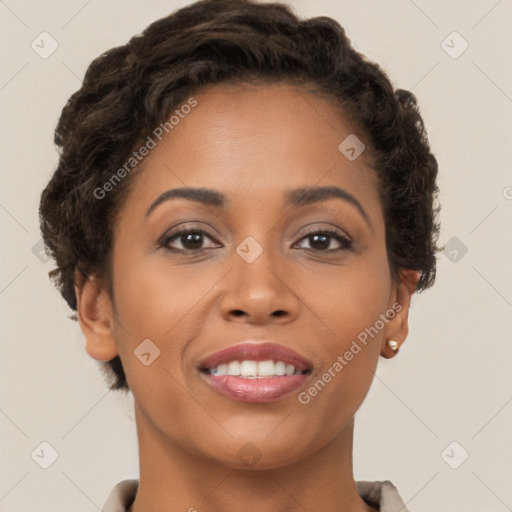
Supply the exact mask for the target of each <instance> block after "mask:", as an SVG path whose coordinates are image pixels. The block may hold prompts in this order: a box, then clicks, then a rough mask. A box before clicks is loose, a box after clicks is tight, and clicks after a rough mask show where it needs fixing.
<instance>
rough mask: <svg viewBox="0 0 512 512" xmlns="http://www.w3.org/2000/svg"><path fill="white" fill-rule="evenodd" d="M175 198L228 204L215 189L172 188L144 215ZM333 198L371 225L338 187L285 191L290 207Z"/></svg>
mask: <svg viewBox="0 0 512 512" xmlns="http://www.w3.org/2000/svg"><path fill="white" fill-rule="evenodd" d="M176 198H182V199H188V200H189V201H195V202H197V203H200V204H203V205H205V206H213V207H216V208H226V207H227V205H228V204H229V201H228V199H227V197H226V196H225V195H224V194H222V193H221V192H218V191H217V190H212V189H208V188H190V187H187V188H173V189H170V190H166V191H165V192H163V193H162V194H160V195H159V196H158V197H157V198H156V199H155V201H154V202H153V203H152V204H151V206H150V207H149V208H148V209H147V211H146V215H145V216H146V217H147V216H148V215H149V214H150V213H151V212H152V211H153V210H154V209H155V208H157V207H158V206H159V205H160V204H162V203H164V202H166V201H169V200H171V199H176ZM333 198H336V199H341V200H343V201H345V202H347V203H349V204H351V205H352V206H355V207H356V209H357V210H358V211H359V213H360V214H361V215H362V217H363V218H364V219H365V220H366V222H367V223H368V224H369V225H370V227H371V223H370V219H369V217H368V214H367V213H366V211H365V209H364V208H363V206H362V204H361V203H360V202H359V201H358V200H357V199H356V198H355V197H354V196H353V195H352V194H351V193H350V192H348V191H346V190H344V189H342V188H340V187H335V186H326V187H309V188H296V189H293V190H287V191H286V192H285V200H286V204H287V205H290V206H292V207H295V206H305V205H309V204H313V203H317V202H320V201H326V200H327V199H333Z"/></svg>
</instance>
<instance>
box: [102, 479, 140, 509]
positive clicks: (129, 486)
mask: <svg viewBox="0 0 512 512" xmlns="http://www.w3.org/2000/svg"><path fill="white" fill-rule="evenodd" d="M138 486H139V481H138V480H122V481H121V482H119V483H118V484H116V485H115V486H114V488H113V489H112V491H110V494H109V495H108V498H107V501H106V502H105V504H104V505H103V508H102V512H126V511H127V510H128V507H129V506H130V505H131V504H132V503H133V500H134V499H135V494H136V493H137V488H138Z"/></svg>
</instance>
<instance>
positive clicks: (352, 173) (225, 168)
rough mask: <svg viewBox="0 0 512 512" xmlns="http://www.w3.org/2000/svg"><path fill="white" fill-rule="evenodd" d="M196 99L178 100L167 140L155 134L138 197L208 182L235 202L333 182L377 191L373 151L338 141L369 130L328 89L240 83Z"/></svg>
mask: <svg viewBox="0 0 512 512" xmlns="http://www.w3.org/2000/svg"><path fill="white" fill-rule="evenodd" d="M193 98H194V100H195V101H196V102H197V103H196V104H195V106H194V107H193V108H191V109H188V108H187V109H186V110H185V109H183V111H180V106H179V105H178V106H177V108H176V109H175V110H174V112H176V111H178V113H181V115H180V116H179V117H178V116H174V118H173V121H174V122H173V124H172V125H171V124H168V125H167V128H168V133H166V131H164V132H163V136H162V137H161V140H159V138H157V137H155V136H154V135H151V136H152V138H153V139H154V141H155V147H154V148H153V149H152V150H151V151H150V152H149V154H148V155H147V156H146V157H145V158H144V160H143V162H142V163H141V164H139V167H138V169H137V171H136V174H137V176H136V178H135V180H134V181H135V182H134V186H133V187H132V189H133V190H132V191H131V192H130V194H129V196H130V195H131V196H132V199H133V198H134V197H136V198H137V202H138V203H139V202H140V203H141V204H145V205H147V204H148V201H151V200H154V198H155V196H157V195H159V194H161V193H162V192H163V191H165V190H166V189H170V188H177V187H180V188H183V187H205V186H206V185H207V186H208V188H211V189H217V190H222V191H223V192H224V194H225V195H226V196H228V197H230V198H231V197H232V198H233V199H234V201H230V202H229V203H230V204H233V205H235V204H236V198H239V200H240V201H241V203H242V204H245V203H246V201H247V200H251V201H259V202H265V201H266V200H271V199H273V198H276V199H282V197H283V191H284V190H289V189H290V188H298V187H311V186H328V185H333V186H341V185H342V186H343V188H345V189H349V191H351V192H353V193H357V194H359V195H363V196H366V199H367V200H369V198H370V196H371V197H372V199H377V198H378V194H377V179H376V178H377V177H376V173H375V171H374V170H373V169H372V168H371V159H370V156H369V154H368V153H369V152H367V151H364V152H363V153H362V154H361V155H360V156H359V157H358V158H356V159H355V160H353V161H351V160H349V159H348V158H347V157H346V156H345V155H344V154H343V153H342V151H340V148H339V146H340V144H341V143H342V142H343V141H344V140H346V139H347V137H354V136H356V137H357V139H359V140H364V135H363V134H361V133H360V132H358V131H357V129H356V127H355V126H354V125H353V124H352V123H351V122H350V121H349V119H348V118H347V117H346V116H345V114H344V112H343V111H342V110H341V109H340V108H339V107H338V106H336V105H334V103H333V102H331V101H329V99H328V98H326V97H325V96H323V95H319V94H313V93H311V92H310V89H305V88H303V87H299V86H292V85H286V84H273V85H253V84H242V85H236V86H235V85H216V86H208V87H206V88H203V89H201V90H200V91H199V92H198V93H196V94H194V95H193ZM186 102H187V100H185V101H184V102H183V104H185V103H186ZM185 112H187V113H185ZM160 131H162V130H160ZM349 140H351V139H349ZM249 196H250V199H249Z"/></svg>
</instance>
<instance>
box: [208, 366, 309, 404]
mask: <svg viewBox="0 0 512 512" xmlns="http://www.w3.org/2000/svg"><path fill="white" fill-rule="evenodd" d="M202 375H203V377H204V378H205V379H206V382H208V384H210V386H212V387H213V388H214V389H215V390H217V391H218V392H220V393H221V394H223V395H224V396H227V397H228V398H232V399H234V400H238V401H239V402H252V403H264V402H273V401H274V400H279V399H280V398H283V397H284V396H286V395H289V394H290V393H292V392H293V391H295V390H297V389H298V388H300V387H301V386H302V385H303V384H304V383H305V382H306V381H307V380H308V378H309V376H310V374H300V375H288V376H282V377H263V378H257V379H247V378H242V377H233V376H232V375H212V374H211V373H202Z"/></svg>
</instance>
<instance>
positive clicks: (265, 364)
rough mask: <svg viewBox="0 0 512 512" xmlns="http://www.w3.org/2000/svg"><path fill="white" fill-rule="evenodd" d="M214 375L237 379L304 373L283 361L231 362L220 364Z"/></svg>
mask: <svg viewBox="0 0 512 512" xmlns="http://www.w3.org/2000/svg"><path fill="white" fill-rule="evenodd" d="M210 373H211V374H212V375H232V376H235V377H244V378H249V379H250V378H258V377H274V376H283V375H300V374H301V373H302V372H301V371H299V370H296V369H295V366H294V365H293V364H286V363H284V362H283V361H272V360H270V359H269V360H268V361H251V360H249V359H246V360H244V361H231V362H230V363H228V364H225V363H223V364H219V366H217V367H216V368H212V369H211V370H210Z"/></svg>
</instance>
